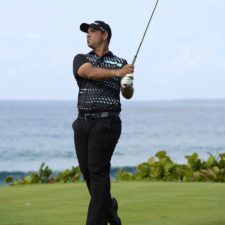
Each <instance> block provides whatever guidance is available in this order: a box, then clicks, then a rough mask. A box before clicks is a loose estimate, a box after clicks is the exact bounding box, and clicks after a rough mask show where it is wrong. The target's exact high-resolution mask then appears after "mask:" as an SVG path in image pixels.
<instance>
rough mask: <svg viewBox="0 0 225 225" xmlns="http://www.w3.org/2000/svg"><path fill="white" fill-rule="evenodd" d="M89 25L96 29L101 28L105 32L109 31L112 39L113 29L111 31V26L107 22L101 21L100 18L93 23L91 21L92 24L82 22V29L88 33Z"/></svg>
mask: <svg viewBox="0 0 225 225" xmlns="http://www.w3.org/2000/svg"><path fill="white" fill-rule="evenodd" d="M89 27H92V28H94V29H96V30H101V31H103V32H107V33H108V34H109V40H110V39H111V36H112V31H111V28H110V26H109V25H108V24H107V23H105V22H103V21H100V20H96V21H94V22H93V23H90V24H88V23H82V24H81V25H80V30H81V31H83V32H85V33H87V31H88V28H89Z"/></svg>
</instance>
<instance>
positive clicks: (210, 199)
mask: <svg viewBox="0 0 225 225" xmlns="http://www.w3.org/2000/svg"><path fill="white" fill-rule="evenodd" d="M112 194H113V196H116V197H117V198H118V199H119V215H120V216H121V218H122V222H123V225H225V213H224V209H225V184H221V183H167V182H113V183H112ZM88 201H89V195H88V192H87V189H86V186H85V184H84V183H75V184H52V185H51V184H48V185H28V186H16V187H1V188H0V225H84V224H85V220H86V212H87V207H88Z"/></svg>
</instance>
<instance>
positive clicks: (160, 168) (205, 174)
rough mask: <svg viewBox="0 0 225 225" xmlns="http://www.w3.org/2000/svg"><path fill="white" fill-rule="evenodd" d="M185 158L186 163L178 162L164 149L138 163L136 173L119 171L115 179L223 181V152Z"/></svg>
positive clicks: (224, 164)
mask: <svg viewBox="0 0 225 225" xmlns="http://www.w3.org/2000/svg"><path fill="white" fill-rule="evenodd" d="M185 158H186V159H187V164H178V163H175V162H173V161H172V160H171V159H170V157H169V156H168V155H167V153H166V151H159V152H157V153H156V154H155V156H154V157H151V158H149V159H148V160H147V162H143V163H141V164H139V165H138V166H137V172H136V173H133V174H131V173H129V172H128V171H126V170H121V171H119V173H118V174H117V176H116V180H136V181H138V180H145V181H185V182H190V181H191V182H194V181H203V182H208V181H210V182H212V181H213V182H225V153H223V154H219V155H218V156H217V157H215V156H213V155H211V154H209V157H208V159H207V160H206V161H202V160H200V159H199V158H198V154H197V153H193V154H192V155H187V156H185Z"/></svg>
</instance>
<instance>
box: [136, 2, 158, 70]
mask: <svg viewBox="0 0 225 225" xmlns="http://www.w3.org/2000/svg"><path fill="white" fill-rule="evenodd" d="M158 2H159V0H157V2H156V4H155V7H154V9H153V11H152V14H151V16H150V19H149V21H148V24H147V27H146V29H145V32H144V35H143V37H142V39H141V42H140V44H139V47H138V50H137V52H136V54H135V56H134V58H133V61H132V65H133V66H134V64H135V62H136V59H137V56H138V53H139V51H140V48H141V45H142V43H143V41H144V38H145V35H146V33H147V30H148V27H149V25H150V23H151V20H152V17H153V15H154V12H155V9H156V7H157V5H158Z"/></svg>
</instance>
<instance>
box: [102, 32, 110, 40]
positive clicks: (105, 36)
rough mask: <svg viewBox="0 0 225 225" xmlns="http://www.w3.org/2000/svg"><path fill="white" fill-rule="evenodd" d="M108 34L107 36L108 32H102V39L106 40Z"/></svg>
mask: <svg viewBox="0 0 225 225" xmlns="http://www.w3.org/2000/svg"><path fill="white" fill-rule="evenodd" d="M108 36H109V34H108V33H107V32H104V36H103V39H104V40H107V39H108Z"/></svg>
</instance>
